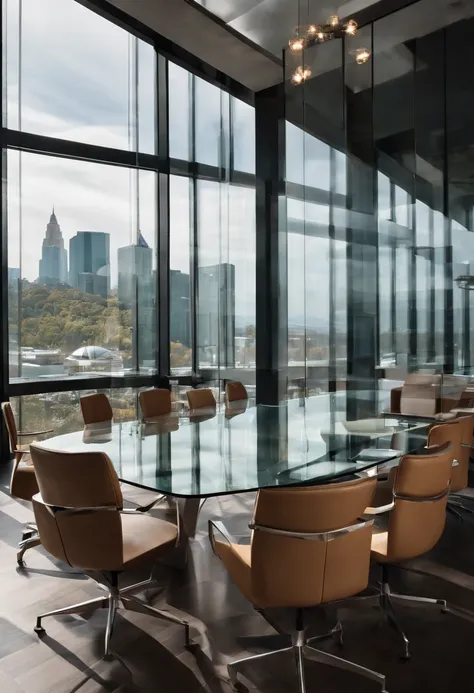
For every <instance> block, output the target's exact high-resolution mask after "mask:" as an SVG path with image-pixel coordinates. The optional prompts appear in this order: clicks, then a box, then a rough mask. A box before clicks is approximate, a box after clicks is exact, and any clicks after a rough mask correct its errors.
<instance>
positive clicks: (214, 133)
mask: <svg viewBox="0 0 474 693" xmlns="http://www.w3.org/2000/svg"><path fill="white" fill-rule="evenodd" d="M194 84H195V108H196V161H198V162H200V163H202V164H209V165H211V166H219V165H220V164H221V156H220V147H221V120H222V119H221V96H223V93H222V92H221V90H220V89H218V88H217V87H215V86H214V85H212V84H209V82H205V81H204V80H203V79H200V78H199V77H196V78H195V81H194Z"/></svg>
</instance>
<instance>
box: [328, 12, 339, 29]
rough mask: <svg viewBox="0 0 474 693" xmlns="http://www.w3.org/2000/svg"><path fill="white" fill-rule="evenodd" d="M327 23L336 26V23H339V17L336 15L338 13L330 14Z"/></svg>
mask: <svg viewBox="0 0 474 693" xmlns="http://www.w3.org/2000/svg"><path fill="white" fill-rule="evenodd" d="M328 24H330V25H331V26H338V25H339V17H338V15H337V14H332V15H331V16H330V17H329V18H328Z"/></svg>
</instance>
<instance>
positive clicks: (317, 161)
mask: <svg viewBox="0 0 474 693" xmlns="http://www.w3.org/2000/svg"><path fill="white" fill-rule="evenodd" d="M304 156H305V160H304V175H305V181H304V182H305V185H309V186H311V187H312V188H319V189H320V190H330V188H331V174H330V148H329V147H328V145H327V144H325V143H324V142H321V140H318V139H316V137H312V136H311V135H309V134H308V133H305V135H304Z"/></svg>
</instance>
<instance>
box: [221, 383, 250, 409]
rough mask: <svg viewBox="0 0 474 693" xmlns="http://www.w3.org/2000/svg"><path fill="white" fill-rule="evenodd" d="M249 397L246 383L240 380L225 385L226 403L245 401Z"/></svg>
mask: <svg viewBox="0 0 474 693" xmlns="http://www.w3.org/2000/svg"><path fill="white" fill-rule="evenodd" d="M248 398H249V396H248V394H247V390H246V389H245V387H244V385H242V383H239V382H232V383H227V384H226V386H225V401H226V404H229V402H243V401H245V400H247V399H248Z"/></svg>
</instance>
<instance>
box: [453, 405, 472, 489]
mask: <svg viewBox="0 0 474 693" xmlns="http://www.w3.org/2000/svg"><path fill="white" fill-rule="evenodd" d="M456 421H457V422H458V425H459V430H460V434H461V435H460V438H461V446H460V450H459V454H458V456H457V457H456V460H457V462H458V464H457V466H456V467H453V471H452V474H451V491H462V490H463V489H465V488H467V486H468V484H469V460H470V457H471V446H472V439H473V434H474V416H460V417H459V418H458V419H456Z"/></svg>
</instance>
